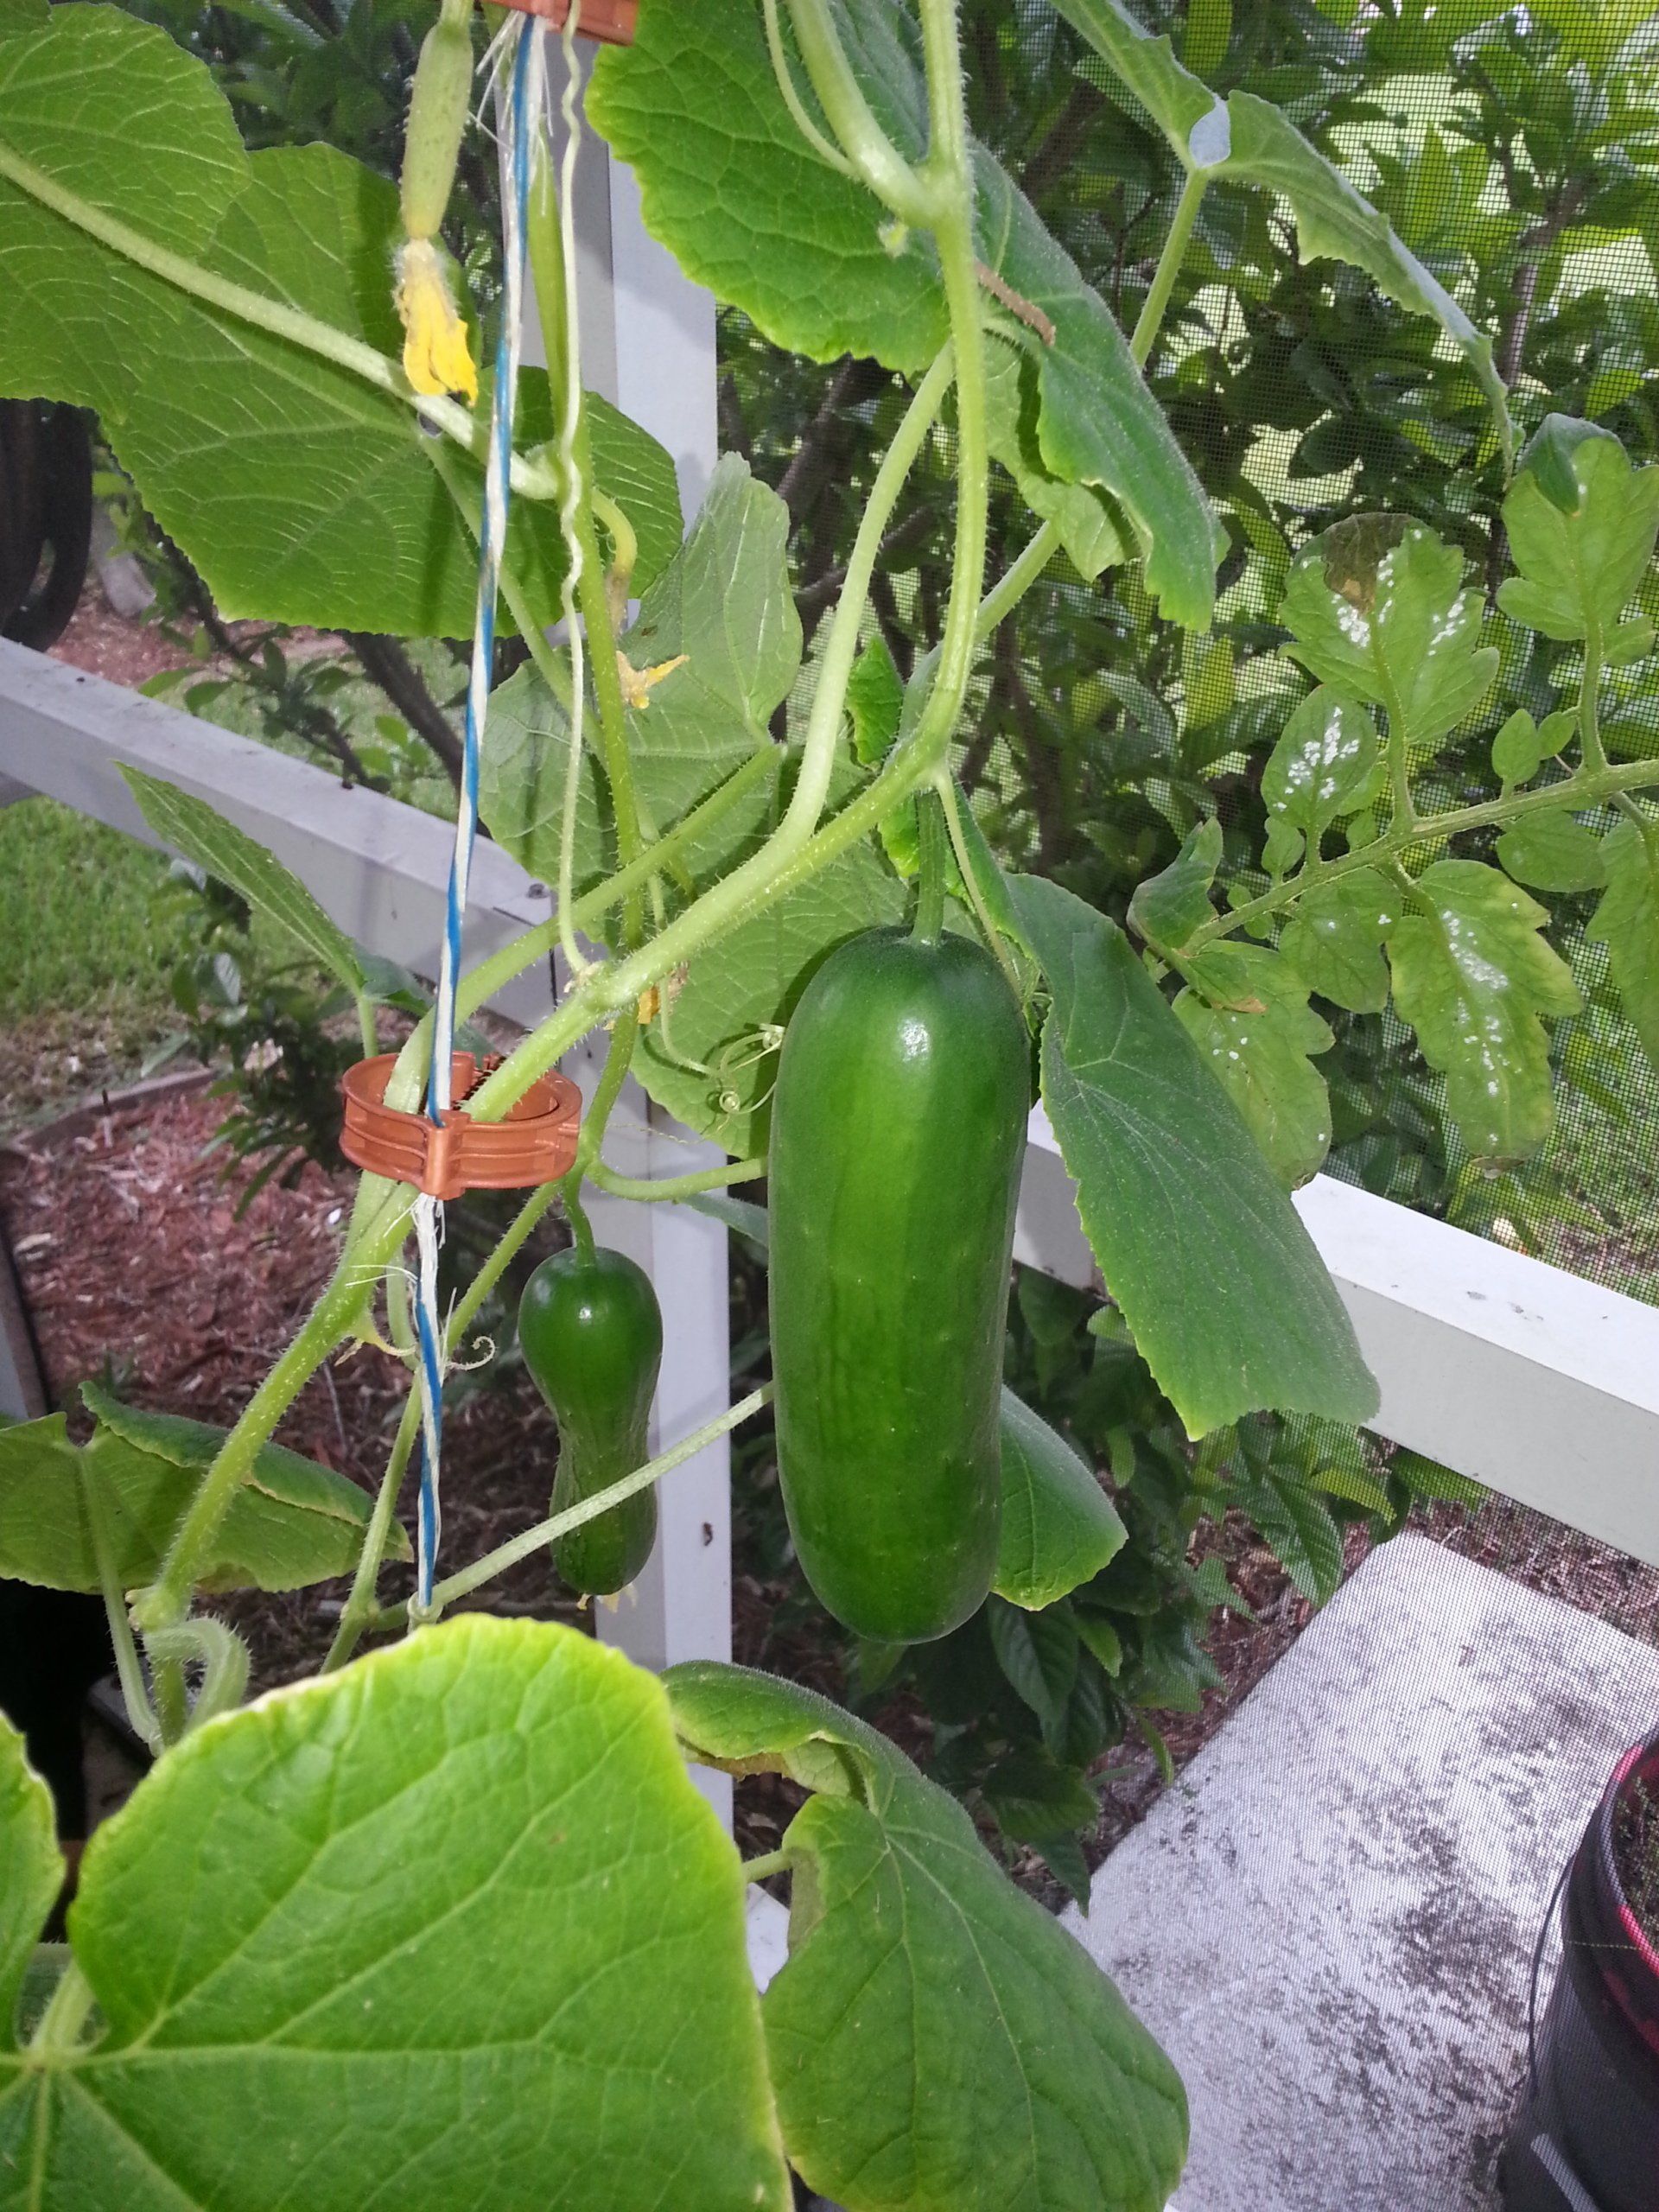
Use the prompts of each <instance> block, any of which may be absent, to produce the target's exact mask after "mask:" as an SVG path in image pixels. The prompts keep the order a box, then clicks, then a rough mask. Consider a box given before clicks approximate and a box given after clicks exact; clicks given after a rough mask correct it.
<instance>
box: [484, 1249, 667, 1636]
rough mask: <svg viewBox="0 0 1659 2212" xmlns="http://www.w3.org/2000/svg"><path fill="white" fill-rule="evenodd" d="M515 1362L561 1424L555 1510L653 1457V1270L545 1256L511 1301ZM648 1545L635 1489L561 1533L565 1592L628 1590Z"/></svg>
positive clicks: (646, 1508)
mask: <svg viewBox="0 0 1659 2212" xmlns="http://www.w3.org/2000/svg"><path fill="white" fill-rule="evenodd" d="M518 1340H519V1343H520V1344H521V1345H522V1347H523V1349H524V1364H525V1365H526V1366H527V1367H528V1368H529V1370H530V1371H531V1375H532V1376H534V1377H535V1378H536V1383H537V1387H538V1389H540V1391H541V1393H542V1395H543V1397H544V1398H545V1399H546V1400H547V1402H548V1404H549V1405H550V1407H551V1408H552V1409H553V1415H554V1418H555V1420H556V1421H557V1422H558V1424H559V1465H558V1471H557V1472H556V1475H555V1477H554V1481H553V1505H552V1510H553V1511H554V1512H555V1513H563V1511H564V1510H565V1509H566V1507H567V1506H571V1505H575V1504H579V1503H582V1500H584V1499H586V1498H589V1497H594V1496H595V1495H596V1493H597V1492H599V1491H601V1490H605V1489H607V1488H608V1487H609V1485H610V1484H612V1483H614V1482H620V1480H621V1478H622V1477H623V1476H624V1475H631V1474H632V1472H633V1471H634V1469H635V1468H636V1467H643V1466H644V1465H645V1462H646V1460H647V1459H650V1457H651V1441H650V1428H651V1402H652V1398H653V1397H654V1396H655V1395H656V1394H657V1374H658V1369H659V1368H660V1367H661V1365H662V1358H663V1317H662V1312H661V1309H660V1308H659V1306H658V1303H657V1294H656V1292H655V1291H654V1290H653V1289H652V1287H651V1278H650V1276H649V1275H648V1274H646V1273H645V1269H644V1268H639V1267H636V1266H635V1264H634V1262H632V1260H630V1259H629V1258H628V1257H627V1255H626V1254H625V1253H622V1252H611V1251H607V1250H606V1249H604V1248H603V1247H602V1246H601V1248H600V1249H598V1250H596V1251H594V1252H592V1253H590V1254H589V1255H588V1256H586V1257H585V1258H584V1257H583V1255H582V1253H580V1252H579V1251H577V1250H576V1249H574V1248H573V1249H570V1250H569V1251H565V1252H556V1253H555V1254H554V1255H553V1257H552V1258H551V1259H550V1260H543V1262H542V1264H541V1266H540V1267H539V1268H537V1270H536V1272H535V1274H533V1275H531V1279H530V1281H528V1282H527V1283H526V1284H525V1286H524V1297H523V1299H522V1300H520V1301H519V1306H518ZM655 1541H657V1493H656V1491H654V1490H642V1491H636V1492H635V1493H634V1495H633V1496H632V1497H626V1498H624V1499H623V1501H622V1503H620V1505H613V1507H612V1508H611V1510H610V1511H609V1512H608V1513H601V1514H600V1515H599V1516H597V1517H596V1518H595V1519H594V1520H592V1521H588V1522H583V1523H582V1527H581V1528H579V1529H572V1530H571V1531H570V1533H569V1535H566V1536H563V1537H561V1538H560V1540H559V1542H558V1545H557V1548H556V1550H555V1552H554V1555H553V1556H554V1563H555V1565H556V1567H557V1568H558V1570H559V1573H560V1575H561V1577H562V1578H563V1580H564V1581H566V1582H567V1583H569V1586H570V1587H571V1588H572V1589H573V1590H579V1591H582V1592H584V1593H586V1594H587V1595H588V1596H591V1597H595V1598H608V1597H610V1596H612V1595H613V1593H614V1592H616V1591H618V1590H623V1589H626V1587H627V1586H628V1584H629V1583H630V1582H632V1581H633V1580H634V1579H635V1577H636V1576H637V1575H638V1574H639V1571H640V1569H641V1568H642V1567H644V1566H645V1561H646V1560H648V1559H649V1558H650V1557H651V1548H652V1544H653V1543H655Z"/></svg>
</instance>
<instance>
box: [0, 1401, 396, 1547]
mask: <svg viewBox="0 0 1659 2212" xmlns="http://www.w3.org/2000/svg"><path fill="white" fill-rule="evenodd" d="M82 1395H83V1396H84V1397H85V1398H86V1403H87V1407H88V1408H89V1410H90V1411H91V1412H92V1414H93V1416H94V1418H95V1419H96V1421H97V1422H98V1424H99V1425H98V1428H97V1431H96V1433H95V1434H94V1435H93V1437H92V1441H91V1443H89V1444H85V1445H79V1446H77V1445H73V1444H72V1443H70V1441H69V1440H68V1434H67V1425H66V1422H65V1419H64V1416H63V1415H62V1414H48V1416H47V1418H46V1419H45V1420H43V1421H19V1422H16V1423H15V1424H14V1425H12V1426H11V1427H4V1428H0V1573H4V1574H8V1575H11V1576H14V1577H16V1580H19V1581H22V1582H34V1583H39V1584H41V1585H43V1586H45V1587H46V1588H48V1589H51V1590H86V1591H96V1590H98V1589H99V1573H98V1560H97V1557H96V1554H94V1551H93V1548H92V1531H91V1530H90V1529H89V1528H88V1527H87V1524H86V1502H85V1497H84V1495H83V1484H87V1483H90V1484H92V1485H94V1486H95V1488H96V1491H97V1497H98V1502H99V1507H100V1508H101V1517H102V1520H103V1523H104V1527H105V1531H106V1532H107V1535H108V1537H109V1541H110V1548H111V1557H112V1563H113V1565H114V1567H115V1572H116V1576H117V1580H118V1581H119V1583H120V1585H121V1586H122V1588H123V1589H124V1590H132V1589H137V1587H138V1586H139V1585H140V1584H142V1583H144V1582H148V1581H149V1580H151V1579H152V1578H153V1577H154V1576H155V1574H156V1571H157V1569H158V1568H159V1567H160V1566H161V1563H162V1560H163V1558H164V1557H165V1556H166V1554H167V1549H168V1545H169V1544H170V1543H171V1542H172V1541H173V1537H174V1535H175V1531H176V1530H177V1529H178V1525H179V1523H180V1522H181V1520H182V1519H183V1517H184V1515H185V1513H186V1511H187V1510H188V1507H189V1504H190V1502H191V1500H192V1498H193V1497H194V1496H195V1494H196V1491H197V1490H198V1488H199V1487H200V1482H201V1478H202V1475H203V1474H204V1472H205V1471H206V1470H207V1467H208V1465H210V1464H211V1462H212V1460H213V1457H214V1454H215V1453H216V1452H218V1450H219V1446H220V1445H221V1444H223V1442H224V1441H225V1433H224V1431H223V1430H222V1429H217V1428H212V1427H208V1425H207V1423H206V1422H205V1421H185V1420H181V1418H180V1417H179V1416H177V1415H176V1414H149V1413H144V1412H142V1411H140V1409H139V1408H137V1407H135V1406H124V1405H121V1404H120V1403H118V1402H117V1401H116V1400H115V1399H113V1398H111V1397H110V1396H109V1395H107V1393H105V1392H104V1391H102V1390H100V1389H97V1388H96V1387H95V1386H94V1385H93V1384H91V1383H88V1384H86V1386H85V1387H84V1389H83V1392H82ZM369 1510H370V1500H369V1498H368V1496H367V1494H366V1493H365V1491H360V1490H359V1488H358V1486H357V1484H355V1483H353V1482H348V1481H347V1480H346V1478H345V1476H344V1475H337V1474H334V1472H333V1471H331V1470H330V1469H328V1468H327V1467H320V1466H319V1465H317V1464H316V1462H315V1460H313V1459H303V1458H302V1457H301V1455H300V1454H299V1453H298V1452H289V1450H287V1449H286V1448H285V1447H284V1446H282V1445H280V1444H267V1445H264V1446H262V1447H261V1450H260V1452H259V1455H258V1457H257V1459H256V1460H255V1462H254V1466H253V1471H252V1472H251V1475H250V1476H249V1478H248V1479H247V1481H246V1482H245V1483H244V1484H242V1486H241V1488H240V1489H239V1490H238V1491H237V1493H236V1495H235V1497H233V1498H232V1501H231V1503H230V1506H229V1508H228V1509H227V1510H226V1515H225V1518H224V1520H223V1522H221V1523H220V1525H219V1532H218V1534H217V1535H216V1536H215V1537H214V1540H213V1552H212V1554H211V1557H210V1560H209V1562H208V1566H207V1570H206V1572H205V1573H204V1574H203V1577H202V1586H203V1587H204V1588H205V1589H209V1590H233V1589H241V1588H245V1587H251V1588H253V1589H258V1590H295V1589H298V1588H300V1587H302V1586H303V1585H305V1584H307V1583H311V1582H322V1581H326V1580H328V1579H329V1577H331V1576H333V1575H336V1574H348V1573H350V1572H351V1570H352V1568H353V1567H354V1566H355V1565H356V1562H357V1555H358V1553H359V1549H360V1548H361V1546H362V1542H363V1532H364V1530H365V1528H366V1527H367V1526H368V1519H369ZM391 1541H392V1544H393V1546H394V1548H395V1551H394V1555H395V1556H397V1557H400V1558H407V1557H408V1555H409V1540H408V1538H407V1537H406V1536H405V1535H404V1533H403V1531H402V1530H401V1529H394V1531H393V1533H392V1538H391Z"/></svg>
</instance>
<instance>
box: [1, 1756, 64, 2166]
mask: <svg viewBox="0 0 1659 2212" xmlns="http://www.w3.org/2000/svg"><path fill="white" fill-rule="evenodd" d="M62 1882H63V1860H62V1858H61V1857H60V1853H59V1851H58V1835H57V1817H56V1815H55V1814H54V1811H53V1808H52V1798H51V1794H50V1792H49V1791H48V1789H47V1787H46V1784H45V1783H43V1782H42V1781H41V1778H40V1777H39V1776H38V1775H36V1774H35V1773H33V1772H32V1771H31V1770H30V1769H29V1765H28V1763H27V1762H26V1760H25V1759H24V1757H23V1739H22V1736H21V1735H20V1734H19V1733H18V1732H17V1730H16V1729H15V1728H14V1727H13V1726H12V1725H11V1723H10V1721H9V1720H8V1719H6V1718H5V1717H4V1715H3V1714H0V2059H3V2054H4V2053H6V2052H8V2051H11V2050H16V2048H17V2035H16V2018H17V2000H18V1997H19V1995H20V1994H21V1993H22V1986H23V1981H24V1978H25V1976H26V1975H27V1974H28V1972H29V1962H30V1960H31V1959H32V1957H33V1955H34V1951H35V1938H36V1937H37V1936H39V1934H40V1932H41V1927H42V1926H43V1924H44V1923H45V1920H46V1916H47V1914H48V1912H49V1911H50V1910H52V1904H53V1900H54V1898H55V1897H56V1896H57V1894H58V1891H59V1889H60V1886H61V1885H62ZM4 2097H5V2075H4V2074H3V2072H0V2107H3V2103H4ZM4 2129H5V2122H4V2120H3V2118H0V2139H3V2135H4ZM3 2190H4V2183H3V2182H0V2193H3Z"/></svg>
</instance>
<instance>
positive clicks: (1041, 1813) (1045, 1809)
mask: <svg viewBox="0 0 1659 2212" xmlns="http://www.w3.org/2000/svg"><path fill="white" fill-rule="evenodd" d="M982 1788H983V1791H984V1796H985V1802H986V1803H987V1804H988V1806H989V1807H990V1808H991V1811H992V1813H993V1814H994V1815H995V1819H996V1825H997V1826H998V1827H1000V1828H1001V1831H1002V1833H1003V1834H1004V1835H1006V1836H1009V1837H1012V1839H1013V1840H1014V1842H1015V1843H1032V1844H1035V1845H1037V1846H1038V1847H1039V1848H1040V1847H1041V1846H1042V1845H1043V1844H1045V1843H1046V1842H1047V1840H1049V1838H1050V1837H1051V1836H1058V1835H1065V1834H1068V1833H1070V1832H1071V1831H1072V1830H1074V1829H1077V1828H1088V1827H1093V1826H1094V1825H1095V1823H1096V1821H1097V1820H1098V1819H1099V1818H1100V1800H1099V1798H1098V1797H1097V1796H1096V1794H1095V1792H1094V1791H1093V1790H1092V1789H1090V1786H1089V1784H1088V1783H1087V1781H1086V1780H1085V1779H1084V1777H1083V1775H1082V1774H1081V1773H1080V1772H1079V1771H1078V1770H1077V1768H1076V1767H1073V1766H1063V1765H1062V1764H1060V1762H1059V1760H1058V1759H1057V1758H1055V1757H1054V1755H1053V1754H1052V1752H1051V1751H1045V1750H1043V1749H1041V1748H1040V1747H1039V1745H1035V1744H1028V1745H1022V1746H1021V1747H1020V1750H1018V1751H1011V1752H1010V1753H1009V1754H1008V1756H1007V1758H1002V1759H999V1760H998V1761H997V1763H996V1764H995V1766H994V1767H993V1768H992V1769H991V1770H990V1772H989V1773H988V1775H987V1776H986V1777H985V1780H984V1783H983V1784H982Z"/></svg>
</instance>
